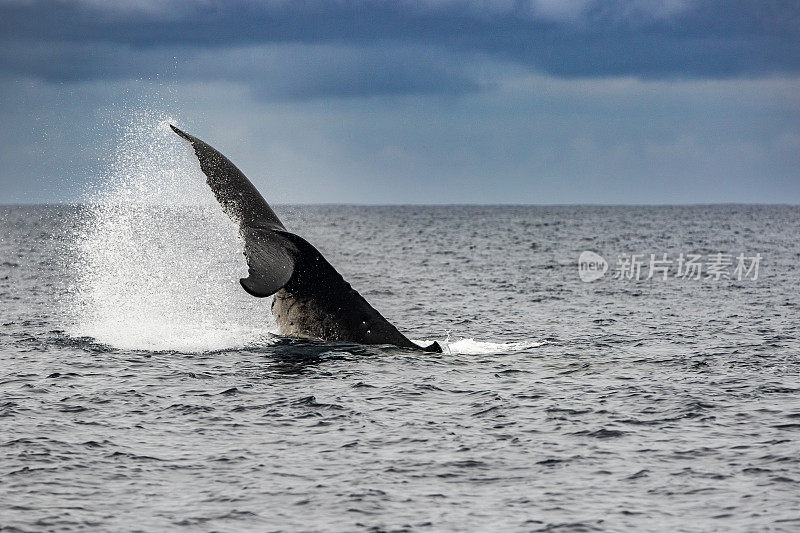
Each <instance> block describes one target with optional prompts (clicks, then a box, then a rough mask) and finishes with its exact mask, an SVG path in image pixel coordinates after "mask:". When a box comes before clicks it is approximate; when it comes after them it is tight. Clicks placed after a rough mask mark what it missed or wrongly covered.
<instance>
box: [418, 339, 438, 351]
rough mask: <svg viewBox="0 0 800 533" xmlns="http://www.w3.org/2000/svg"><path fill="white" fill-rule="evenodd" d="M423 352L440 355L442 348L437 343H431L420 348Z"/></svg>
mask: <svg viewBox="0 0 800 533" xmlns="http://www.w3.org/2000/svg"><path fill="white" fill-rule="evenodd" d="M421 348H422V351H423V352H432V353H442V347H441V346H440V345H439V343H438V342H436V341H433V344H431V345H430V346H424V347H421Z"/></svg>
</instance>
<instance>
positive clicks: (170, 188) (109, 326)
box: [69, 113, 275, 352]
mask: <svg viewBox="0 0 800 533" xmlns="http://www.w3.org/2000/svg"><path fill="white" fill-rule="evenodd" d="M169 122H170V121H169V120H167V117H164V116H157V115H154V114H153V113H142V114H139V115H137V116H136V117H134V118H133V120H131V121H130V122H129V123H128V125H127V126H125V129H124V132H123V134H122V135H121V138H120V141H119V143H118V146H117V148H116V153H115V157H114V161H113V162H112V164H111V166H110V171H109V172H108V173H107V175H106V176H104V180H103V183H102V184H101V187H99V188H98V189H97V190H96V191H94V192H93V193H91V194H90V195H89V196H90V198H89V205H88V206H87V207H86V208H85V209H84V210H83V212H82V219H81V224H80V227H81V229H80V230H79V232H78V235H77V236H76V243H77V249H78V250H77V251H78V255H79V260H78V262H77V264H76V265H75V267H76V270H77V272H76V282H75V286H74V287H73V294H74V296H75V298H74V301H73V302H72V304H71V305H73V307H74V309H73V311H74V316H75V323H74V325H73V326H72V327H71V329H70V331H69V333H70V334H72V335H74V336H83V337H93V338H94V339H95V340H96V341H98V342H100V343H103V344H108V345H111V346H113V347H116V348H120V349H142V350H154V351H160V350H174V351H181V352H203V351H216V350H224V349H230V348H241V347H244V346H247V345H252V344H257V343H263V342H265V341H266V340H267V339H269V337H270V335H269V332H270V331H273V330H274V329H275V324H274V320H273V318H272V314H271V313H270V309H269V304H270V301H269V299H263V300H262V299H254V298H251V297H250V296H249V295H247V294H246V293H245V292H244V291H242V290H241V288H240V287H239V284H238V282H237V279H238V277H241V276H246V275H247V274H246V272H247V267H246V264H245V261H244V258H243V256H242V248H241V243H240V241H239V236H238V231H237V227H236V224H235V223H234V222H233V221H231V220H230V219H228V218H227V217H226V216H225V215H224V214H223V213H222V211H221V210H220V209H219V206H218V205H217V203H216V201H215V200H214V197H213V195H212V193H211V191H210V190H209V189H208V187H207V186H206V184H205V176H204V175H203V174H202V173H201V172H200V169H199V165H198V164H197V160H196V159H195V158H194V155H193V153H192V150H191V147H190V146H189V145H188V144H187V143H185V142H184V141H182V140H181V139H179V138H178V137H177V136H176V135H175V134H174V133H173V132H172V131H171V130H170V129H169Z"/></svg>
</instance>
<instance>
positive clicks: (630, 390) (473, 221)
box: [0, 159, 800, 532]
mask: <svg viewBox="0 0 800 533" xmlns="http://www.w3.org/2000/svg"><path fill="white" fill-rule="evenodd" d="M187 161H188V159H187ZM187 164H188V163H187ZM146 170H147V169H146V168H145V169H143V170H142V172H145V171H146ZM134 174H135V173H134ZM173 177H174V180H176V182H181V180H183V182H185V181H186V178H185V177H181V175H180V172H175V173H174V176H173ZM171 179H172V178H171ZM192 179H195V178H192ZM156 181H158V183H162V184H163V179H160V180H153V181H149V182H148V181H147V180H142V179H140V180H138V181H131V182H126V183H125V184H123V185H119V184H117V185H115V186H112V187H111V188H110V189H109V190H111V191H113V194H109V193H105V196H103V197H102V198H101V200H103V202H97V203H92V204H91V205H89V204H86V205H83V206H49V207H48V206H28V207H19V206H17V207H14V206H5V207H0V362H1V364H2V367H0V368H1V369H2V371H0V530H3V531H81V530H86V531H182V530H186V531H559V532H583V531H623V530H624V531H704V532H705V531H765V530H769V531H797V530H798V529H800V498H798V494H800V446H798V437H800V402H798V400H799V399H800V330H799V329H798V323H800V313H799V311H800V309H799V307H798V306H799V305H800V302H799V301H798V289H799V288H800V268H799V267H798V265H799V264H800V243H798V235H800V208H799V207H791V206H741V205H721V206H692V207H679V206H675V207H626V206H617V207H590V206H572V207H538V206H430V207H424V206H385V207H380V206H334V205H332V206H277V207H276V211H277V212H278V214H279V216H280V217H281V218H282V220H283V221H284V223H285V224H286V226H287V228H289V229H291V230H292V231H295V232H297V233H299V234H300V235H303V236H304V237H306V238H307V239H308V240H309V241H310V242H312V243H313V244H314V245H316V246H317V247H318V248H319V249H320V250H321V251H322V253H323V254H324V255H325V256H326V257H327V258H328V260H329V261H330V262H331V263H332V264H333V265H334V266H335V267H336V268H337V269H338V270H339V271H340V272H341V273H342V274H343V275H344V277H345V279H347V280H348V281H349V282H350V283H351V284H352V285H353V286H354V288H356V289H357V290H359V291H360V292H361V294H362V295H363V296H364V297H366V298H367V300H368V301H370V303H372V304H373V306H374V307H376V308H377V309H378V310H379V311H380V312H381V313H382V314H384V316H386V317H387V318H388V319H389V320H390V321H391V322H393V323H394V324H396V325H397V326H398V328H399V329H400V330H401V331H403V332H404V333H406V334H407V335H408V336H409V337H410V338H412V339H416V340H419V341H420V342H423V341H424V342H431V341H433V340H438V341H439V342H440V343H442V345H443V346H444V347H445V353H443V354H424V353H413V352H408V351H404V350H401V349H397V348H384V347H366V346H349V345H337V344H324V343H318V342H310V341H301V340H296V339H285V338H279V337H276V336H274V335H273V333H272V332H274V330H275V327H274V321H273V320H272V318H271V316H270V311H269V307H270V302H269V299H265V300H261V299H256V298H251V297H250V296H248V295H247V294H246V293H245V292H244V291H242V290H241V288H240V287H239V284H238V278H239V277H241V276H242V275H243V274H244V273H245V272H246V266H245V263H244V259H243V257H242V255H241V247H240V244H239V242H238V239H237V234H236V228H235V226H234V225H233V224H232V223H231V222H230V221H228V220H227V219H226V218H225V217H224V215H222V213H221V212H220V211H219V209H218V207H217V206H216V205H215V204H214V203H213V202H212V201H209V202H205V201H201V202H200V203H199V204H198V205H195V206H183V205H179V204H177V203H174V202H171V201H168V198H169V195H166V196H165V198H167V199H166V200H164V201H163V202H162V204H161V205H156V204H154V203H153V202H147V201H145V202H137V201H131V200H141V199H143V198H144V199H145V200H149V199H151V198H150V196H151V193H152V194H154V195H156V196H159V195H160V194H159V189H158V188H157V187H156V188H154V189H153V190H152V191H149V190H148V189H147V187H149V186H150V185H152V184H153V183H155V182H156ZM190 181H191V180H190ZM196 181H197V184H196V186H195V185H192V186H191V187H195V188H193V189H191V191H196V193H195V192H190V194H189V196H191V195H192V194H197V195H202V194H206V192H204V189H203V188H204V184H203V183H202V180H201V179H200V178H197V179H196ZM192 183H194V182H192ZM132 184H134V185H135V186H132ZM265 196H267V198H268V199H269V196H268V195H267V194H265ZM582 252H593V254H592V255H589V256H584V257H591V258H593V264H592V266H591V268H592V269H593V272H596V273H599V274H597V275H602V277H600V278H599V279H597V280H594V281H591V282H585V281H582V279H581V274H582V272H580V271H579V267H578V258H579V257H580V256H581V254H582ZM594 254H596V255H594ZM598 257H599V258H600V259H598ZM604 263H605V267H604V266H603V264H604ZM698 265H699V266H698ZM690 266H691V267H692V269H693V270H689V267H690ZM584 267H585V269H584V271H583V274H585V273H586V269H588V268H589V266H588V263H587V264H586V265H584ZM604 268H605V270H606V271H605V272H604V273H603V272H602V271H603V269H604ZM637 278H638V279H637ZM717 278H719V279H717Z"/></svg>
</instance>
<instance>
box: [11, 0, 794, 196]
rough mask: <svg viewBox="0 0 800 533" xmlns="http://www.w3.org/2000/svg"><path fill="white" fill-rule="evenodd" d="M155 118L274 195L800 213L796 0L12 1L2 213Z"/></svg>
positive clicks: (101, 161) (75, 174)
mask: <svg viewBox="0 0 800 533" xmlns="http://www.w3.org/2000/svg"><path fill="white" fill-rule="evenodd" d="M142 113H144V114H145V115H147V116H156V117H167V118H168V119H169V120H171V121H173V122H175V123H176V124H177V125H179V126H180V127H182V128H184V129H185V130H186V131H188V132H189V133H192V134H193V135H196V136H198V137H200V138H201V139H203V140H205V141H207V142H209V143H210V144H212V145H213V146H215V147H216V148H218V149H219V150H220V151H222V152H223V153H224V154H225V155H227V156H228V157H229V158H230V159H231V160H232V161H234V163H236V164H237V166H239V168H240V169H242V170H243V171H244V172H245V174H246V175H247V176H248V177H250V179H251V180H252V181H253V182H254V183H255V184H256V186H257V187H258V188H259V189H260V190H261V191H262V193H263V194H264V196H265V198H266V199H267V200H268V201H269V202H272V203H278V204H280V203H369V204H402V203H419V204H454V203H493V204H494V203H511V204H684V203H728V202H736V203H789V204H800V2H798V1H796V0H737V1H735V2H731V1H717V0H705V1H700V0H627V1H623V0H607V1H600V0H353V1H346V0H261V1H256V0H225V1H223V0H172V1H170V0H131V1H128V2H115V1H110V0H109V1H106V0H50V1H39V0H0V124H1V125H2V127H0V203H54V202H77V201H82V200H85V198H86V194H87V193H86V191H87V190H88V189H91V186H92V184H93V183H94V182H96V181H98V180H100V179H102V174H103V172H106V171H107V170H106V169H107V168H108V162H109V161H110V160H112V159H113V158H114V157H115V154H114V152H115V150H118V149H119V146H120V144H119V139H120V137H121V136H123V135H124V133H125V131H126V127H129V124H130V123H131V122H133V121H134V117H137V116H141V115H142ZM176 141H177V138H176Z"/></svg>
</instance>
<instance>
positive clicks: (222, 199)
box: [169, 124, 286, 229]
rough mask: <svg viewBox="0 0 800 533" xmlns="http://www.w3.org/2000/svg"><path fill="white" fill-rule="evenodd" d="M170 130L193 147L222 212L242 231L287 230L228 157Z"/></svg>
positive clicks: (180, 132) (198, 140) (186, 135)
mask: <svg viewBox="0 0 800 533" xmlns="http://www.w3.org/2000/svg"><path fill="white" fill-rule="evenodd" d="M169 127H170V128H172V131H174V132H175V133H176V134H178V135H179V136H180V137H181V138H183V139H186V140H187V141H189V142H190V143H191V144H192V148H194V153H195V155H196V156H197V159H198V160H199V161H200V170H202V171H203V174H205V175H206V182H207V183H208V186H209V187H211V191H212V192H213V193H214V196H216V198H217V201H219V203H220V205H222V210H223V211H224V212H225V214H227V215H228V216H229V217H231V218H232V219H233V220H235V221H236V222H238V223H239V225H240V226H241V227H242V229H243V228H244V227H245V226H251V227H263V228H271V229H286V228H284V227H283V224H282V223H281V221H280V219H279V218H278V216H277V215H276V214H275V212H274V211H273V210H272V208H271V207H270V206H269V204H268V203H267V202H266V200H264V197H263V196H261V193H259V192H258V189H256V188H255V187H254V186H253V184H252V183H250V180H248V179H247V177H246V176H245V175H244V174H242V171H241V170H239V169H238V168H236V165H234V164H233V163H231V162H230V160H228V158H227V157H225V156H224V155H222V154H221V153H220V152H218V151H217V150H216V149H215V148H214V147H212V146H211V145H209V144H206V143H205V142H203V141H201V140H200V139H198V138H197V137H194V136H193V135H189V134H188V133H186V132H185V131H181V130H180V129H178V128H176V127H175V126H173V125H172V124H170V125H169Z"/></svg>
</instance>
